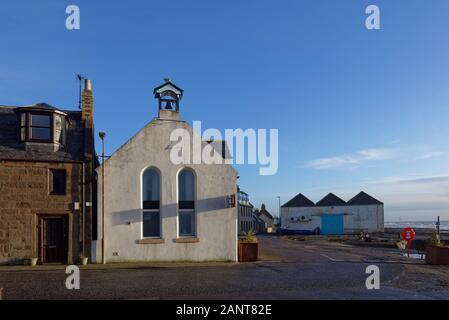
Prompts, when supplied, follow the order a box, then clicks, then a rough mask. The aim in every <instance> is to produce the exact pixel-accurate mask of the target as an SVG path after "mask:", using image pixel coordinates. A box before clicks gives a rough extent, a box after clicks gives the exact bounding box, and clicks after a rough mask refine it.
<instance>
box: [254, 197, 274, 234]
mask: <svg viewBox="0 0 449 320" xmlns="http://www.w3.org/2000/svg"><path fill="white" fill-rule="evenodd" d="M255 214H256V215H257V216H258V217H259V219H260V220H262V221H263V223H264V226H263V229H264V231H263V232H273V231H274V230H273V228H274V217H273V216H272V215H271V213H270V212H268V210H267V209H266V207H265V204H264V203H262V206H261V207H260V210H259V209H256V210H255Z"/></svg>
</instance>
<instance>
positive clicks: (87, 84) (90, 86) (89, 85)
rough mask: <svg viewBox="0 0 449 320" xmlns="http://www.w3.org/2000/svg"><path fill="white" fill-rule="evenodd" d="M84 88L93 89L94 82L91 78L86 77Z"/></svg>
mask: <svg viewBox="0 0 449 320" xmlns="http://www.w3.org/2000/svg"><path fill="white" fill-rule="evenodd" d="M84 90H89V91H92V82H91V81H90V80H89V79H84Z"/></svg>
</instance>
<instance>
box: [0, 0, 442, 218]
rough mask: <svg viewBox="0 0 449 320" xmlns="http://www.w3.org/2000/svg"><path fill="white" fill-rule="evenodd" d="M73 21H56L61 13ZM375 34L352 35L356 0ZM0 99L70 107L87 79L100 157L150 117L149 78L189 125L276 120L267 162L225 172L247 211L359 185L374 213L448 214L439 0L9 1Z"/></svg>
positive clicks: (2, 25)
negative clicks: (262, 168) (173, 98)
mask: <svg viewBox="0 0 449 320" xmlns="http://www.w3.org/2000/svg"><path fill="white" fill-rule="evenodd" d="M69 4H76V5H78V6H79V7H80V10H81V30H78V31H69V30H67V29H66V28H65V19H66V14H65V8H66V6H67V5H69ZM369 4H376V5H378V6H379V7H380V10H381V27H382V29H381V30H371V31H370V30H367V29H366V28H365V18H366V14H365V8H366V7H367V6H368V5H369ZM0 13H1V17H2V19H1V20H0V39H1V42H2V50H0V104H4V105H26V104H31V103H35V102H44V101H45V102H47V103H49V104H51V105H54V106H58V107H61V108H65V109H72V108H73V109H75V108H76V106H77V104H78V93H77V90H78V88H77V81H76V80H75V74H77V73H82V74H85V75H87V76H88V77H89V78H90V79H92V82H93V87H94V94H95V121H96V129H97V130H104V131H106V132H107V150H108V152H109V153H111V152H113V151H114V150H116V149H117V148H118V147H119V146H120V145H122V144H123V143H125V142H126V141H127V140H128V139H129V138H130V137H131V136H132V135H133V134H135V133H136V132H137V131H138V130H139V129H140V128H142V127H143V126H144V125H145V124H146V123H147V122H149V121H150V120H151V119H152V118H153V117H154V116H155V115H156V111H157V105H156V101H155V100H154V99H153V96H152V89H153V88H154V87H155V86H157V85H159V84H161V82H162V79H163V78H164V77H170V78H171V79H172V80H173V82H174V83H176V84H177V85H179V86H180V87H182V88H183V89H184V90H185V96H184V99H183V100H182V104H181V112H182V117H183V118H184V119H185V120H187V121H188V122H190V123H191V122H192V121H193V120H201V121H202V123H203V127H204V128H218V129H220V130H224V129H225V128H232V129H234V128H267V129H269V128H277V129H279V171H278V173H277V174H276V175H274V176H259V171H258V169H259V167H258V166H250V165H247V166H236V169H237V170H238V171H239V174H240V179H239V184H240V185H241V187H242V188H243V189H244V190H246V191H247V192H248V193H249V194H250V197H251V199H252V202H253V203H254V204H255V205H256V206H260V204H261V203H262V202H265V203H266V204H267V207H268V209H269V210H271V211H272V212H273V213H275V214H276V213H277V199H276V196H277V195H280V196H281V199H282V202H286V201H287V200H288V199H289V198H291V197H293V196H294V195H295V194H297V193H299V192H302V193H304V194H305V195H307V196H309V197H310V198H311V199H312V200H314V201H317V200H319V199H320V198H321V197H323V196H324V195H325V194H327V193H328V192H334V193H336V194H337V195H339V196H341V197H342V198H343V199H345V200H348V199H349V198H350V197H351V196H353V195H355V194H356V193H358V192H359V191H360V190H365V191H366V192H368V193H371V194H372V195H373V196H375V197H377V198H379V199H380V200H382V201H384V202H385V204H386V207H385V214H386V219H387V220H399V219H403V220H407V219H412V220H433V219H434V218H435V216H436V215H438V214H439V215H441V216H442V217H443V218H444V219H449V168H448V163H449V162H448V160H449V144H448V136H449V127H448V125H447V122H448V119H449V105H448V102H449V59H447V57H448V56H449V41H447V39H449V28H448V27H447V19H448V16H449V2H448V1H447V0H432V1H418V0H414V1H412V0H407V1H404V0H396V1H381V0H371V1H363V0H345V1H344V0H339V1H336V0H308V1H304V0H302V1H299V0H291V1H286V0H277V1H273V0H271V1H263V0H257V1H256V0H246V1H211V0H196V1H181V0H179V1H170V2H164V1H127V2H125V1H114V2H112V1H108V2H106V1H71V2H69V1H60V0H53V1H39V5H36V1H17V0H14V1H10V0H3V1H2V3H1V5H0Z"/></svg>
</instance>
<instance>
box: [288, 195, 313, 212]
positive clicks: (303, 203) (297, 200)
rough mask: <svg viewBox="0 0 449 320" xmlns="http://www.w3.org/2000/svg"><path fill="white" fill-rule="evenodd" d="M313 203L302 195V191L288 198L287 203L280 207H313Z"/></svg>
mask: <svg viewBox="0 0 449 320" xmlns="http://www.w3.org/2000/svg"><path fill="white" fill-rule="evenodd" d="M314 206H315V203H313V201H311V200H310V199H308V198H307V197H306V196H304V195H303V194H302V193H299V194H298V195H296V196H295V197H294V198H293V199H290V201H288V202H287V203H285V204H284V205H283V206H282V208H287V207H314Z"/></svg>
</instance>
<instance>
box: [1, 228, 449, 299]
mask: <svg viewBox="0 0 449 320" xmlns="http://www.w3.org/2000/svg"><path fill="white" fill-rule="evenodd" d="M260 242H261V243H260V246H261V258H262V261H259V262H257V263H245V264H233V263H228V264H206V265H203V264H201V265H196V264H192V265H183V266H180V265H176V264H175V265H163V264H160V265H123V266H120V265H118V266H117V265H115V266H105V267H103V266H93V267H90V268H87V269H82V270H81V288H80V290H68V289H66V287H65V280H66V277H67V275H66V274H65V270H64V267H61V266H59V267H53V268H52V267H41V268H37V269H33V270H30V269H27V268H23V267H22V268H3V267H0V288H3V299H226V300H230V299H231V300H234V299H238V300H240V299H244V300H248V299H445V298H446V299H448V298H449V291H448V288H449V286H448V285H449V282H448V281H447V279H448V278H449V275H448V277H447V278H445V275H446V273H445V272H446V269H441V270H440V269H430V270H431V271H432V272H430V273H428V274H424V275H423V274H422V272H421V271H419V270H420V269H419V268H426V267H427V266H423V265H422V263H420V262H415V261H411V260H410V259H405V258H402V257H401V256H400V255H399V254H398V253H397V252H395V251H392V250H387V249H371V248H354V247H350V246H344V245H342V244H339V243H328V242H327V241H326V242H324V243H323V241H321V242H320V241H317V242H314V241H310V242H309V241H306V242H300V241H299V242H298V241H292V240H289V239H286V238H279V237H274V236H264V237H260ZM372 264H375V265H377V266H378V267H379V268H380V276H381V289H380V290H368V289H366V286H365V281H366V278H367V276H368V275H367V274H366V273H365V271H366V267H367V266H368V265H372ZM426 277H427V278H426ZM430 280H433V281H436V280H438V282H437V283H438V284H439V285H440V286H439V287H436V285H430V283H431V282H429V281H430ZM423 283H426V284H427V286H426V287H424V286H423Z"/></svg>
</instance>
